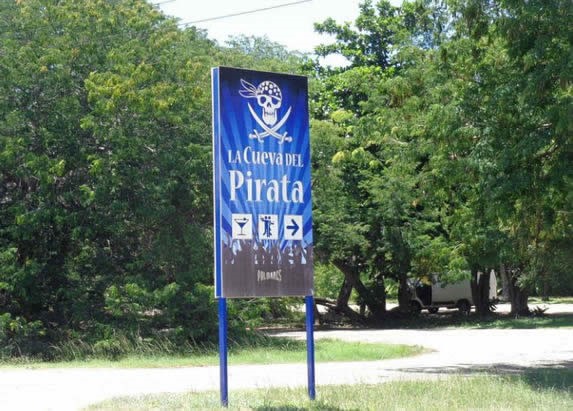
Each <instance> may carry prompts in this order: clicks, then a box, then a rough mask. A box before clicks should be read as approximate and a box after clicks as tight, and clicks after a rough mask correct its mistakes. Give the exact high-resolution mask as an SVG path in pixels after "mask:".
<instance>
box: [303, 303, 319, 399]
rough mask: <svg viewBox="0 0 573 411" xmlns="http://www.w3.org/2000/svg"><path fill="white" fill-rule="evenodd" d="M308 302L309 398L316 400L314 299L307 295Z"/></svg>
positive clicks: (307, 359) (307, 362) (307, 352)
mask: <svg viewBox="0 0 573 411" xmlns="http://www.w3.org/2000/svg"><path fill="white" fill-rule="evenodd" d="M304 299H305V302H306V365H307V373H308V397H309V398H310V399H311V400H314V399H315V398H316V390H315V385H314V297H313V296H312V295H307V296H306V297H305V298H304Z"/></svg>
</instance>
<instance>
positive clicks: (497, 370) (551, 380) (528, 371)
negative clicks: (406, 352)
mask: <svg viewBox="0 0 573 411" xmlns="http://www.w3.org/2000/svg"><path fill="white" fill-rule="evenodd" d="M395 371H398V372H404V373H412V374H434V375H457V376H460V375H463V376H475V375H501V376H508V377H515V378H517V379H519V380H520V381H523V382H525V383H526V384H528V385H529V386H531V387H532V388H534V389H537V390H560V391H564V392H567V393H569V394H572V393H573V360H564V361H558V362H546V363H538V364H535V365H533V366H521V365H515V364H504V363H500V364H492V365H475V364H459V365H455V366H450V367H416V368H398V369H396V370H395Z"/></svg>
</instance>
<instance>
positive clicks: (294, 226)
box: [287, 218, 300, 237]
mask: <svg viewBox="0 0 573 411" xmlns="http://www.w3.org/2000/svg"><path fill="white" fill-rule="evenodd" d="M290 222H291V225H287V230H292V233H290V235H291V236H293V237H294V235H295V234H296V232H297V231H298V229H299V228H300V227H299V225H298V224H297V223H296V221H295V219H294V218H291V220H290Z"/></svg>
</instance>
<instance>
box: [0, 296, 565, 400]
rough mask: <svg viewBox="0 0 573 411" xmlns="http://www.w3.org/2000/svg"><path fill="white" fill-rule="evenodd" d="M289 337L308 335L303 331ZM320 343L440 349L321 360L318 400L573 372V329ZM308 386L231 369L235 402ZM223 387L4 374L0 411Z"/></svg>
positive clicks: (114, 372)
mask: <svg viewBox="0 0 573 411" xmlns="http://www.w3.org/2000/svg"><path fill="white" fill-rule="evenodd" d="M500 310H501V308H500ZM549 312H573V305H565V304H560V305H552V306H550V310H549ZM281 335H284V336H290V337H293V338H305V337H304V333H300V332H287V333H282V334H281ZM320 338H337V339H343V340H347V341H363V342H387V343H399V344H411V345H421V346H424V347H427V348H429V349H430V350H432V351H431V352H428V353H426V354H423V355H420V356H416V357H411V358H402V359H396V360H385V361H373V362H344V363H317V364H316V385H317V395H320V386H321V385H327V384H352V383H360V382H364V383H379V382H384V381H389V380H396V379H418V378H425V379H427V378H439V377H441V376H445V375H448V374H451V373H474V372H483V371H488V372H493V373H502V372H520V371H524V370H527V369H529V368H545V367H551V368H559V367H566V368H573V328H560V329H535V330H501V329H493V330H478V329H442V330H440V329H437V330H336V331H317V332H315V339H320ZM306 383H307V373H306V364H271V365H233V364H229V396H230V400H231V401H232V391H233V390H237V389H241V388H267V387H277V386H290V387H294V386H305V385H306ZM218 389H219V369H218V367H193V368H192V367H189V368H170V369H43V370H32V369H2V370H0V410H58V411H60V410H78V409H81V408H83V407H85V406H87V405H89V404H92V403H96V402H99V401H103V400H105V399H109V398H113V397H117V396H126V395H140V394H152V393H161V392H184V391H204V390H218Z"/></svg>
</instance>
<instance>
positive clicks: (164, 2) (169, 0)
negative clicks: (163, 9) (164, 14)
mask: <svg viewBox="0 0 573 411" xmlns="http://www.w3.org/2000/svg"><path fill="white" fill-rule="evenodd" d="M175 1H177V0H164V1H160V2H157V3H151V4H152V5H154V6H161V5H162V4H167V3H173V2H175Z"/></svg>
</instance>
